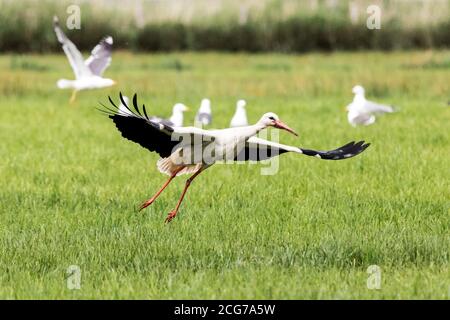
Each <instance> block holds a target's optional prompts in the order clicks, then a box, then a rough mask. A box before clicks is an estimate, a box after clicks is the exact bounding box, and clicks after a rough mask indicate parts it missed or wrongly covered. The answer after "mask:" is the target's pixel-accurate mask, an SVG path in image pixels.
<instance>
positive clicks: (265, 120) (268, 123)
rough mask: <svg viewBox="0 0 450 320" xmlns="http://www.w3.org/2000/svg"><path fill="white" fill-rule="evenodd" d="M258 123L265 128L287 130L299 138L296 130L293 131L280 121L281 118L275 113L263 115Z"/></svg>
mask: <svg viewBox="0 0 450 320" xmlns="http://www.w3.org/2000/svg"><path fill="white" fill-rule="evenodd" d="M258 123H259V124H261V125H264V126H265V127H274V128H277V129H282V130H286V131H287V132H290V133H292V134H293V135H296V136H298V134H297V133H296V132H295V131H294V130H292V129H291V128H289V127H288V126H287V125H286V124H285V123H283V122H282V121H281V120H280V118H279V117H278V116H277V115H276V114H275V113H273V112H268V113H265V114H263V116H262V117H261V119H259V121H258Z"/></svg>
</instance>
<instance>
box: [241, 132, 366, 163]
mask: <svg viewBox="0 0 450 320" xmlns="http://www.w3.org/2000/svg"><path fill="white" fill-rule="evenodd" d="M369 145H370V144H369V143H367V144H364V141H359V142H357V143H355V142H350V143H347V144H346V145H344V146H342V147H340V148H337V149H335V150H330V151H317V150H309V149H302V148H297V147H293V146H287V145H283V144H279V143H276V142H272V141H268V140H265V139H260V138H256V137H252V138H250V139H248V140H247V143H246V146H245V148H244V149H243V150H242V151H241V152H240V153H239V154H238V155H237V157H236V158H235V160H236V161H247V160H251V161H261V160H266V159H269V158H272V157H276V156H278V155H280V154H283V153H286V152H295V153H300V154H304V155H306V156H313V157H316V158H319V159H323V160H341V159H348V158H351V157H354V156H356V155H358V154H359V153H361V152H363V151H364V150H365V149H366V148H367V147H368V146H369Z"/></svg>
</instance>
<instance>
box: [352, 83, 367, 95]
mask: <svg viewBox="0 0 450 320" xmlns="http://www.w3.org/2000/svg"><path fill="white" fill-rule="evenodd" d="M352 92H353V93H354V94H362V95H364V88H363V87H362V86H360V85H357V86H354V87H353V89H352Z"/></svg>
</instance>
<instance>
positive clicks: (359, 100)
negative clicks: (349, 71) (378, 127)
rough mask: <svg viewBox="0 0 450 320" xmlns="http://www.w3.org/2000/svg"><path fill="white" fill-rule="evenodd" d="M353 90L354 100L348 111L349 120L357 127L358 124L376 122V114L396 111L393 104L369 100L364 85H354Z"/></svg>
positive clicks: (347, 108)
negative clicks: (388, 104) (387, 104)
mask: <svg viewBox="0 0 450 320" xmlns="http://www.w3.org/2000/svg"><path fill="white" fill-rule="evenodd" d="M352 92H353V93H354V94H355V97H354V98H353V102H352V103H350V104H349V105H348V106H347V107H346V110H347V112H348V114H347V119H348V122H349V123H350V124H351V125H352V126H354V127H356V126H357V125H365V126H368V125H370V124H372V123H374V122H375V114H377V113H378V114H380V113H392V112H394V110H393V108H392V107H391V106H386V105H383V104H378V103H375V102H372V101H369V100H367V99H366V97H365V96H364V88H363V87H362V86H359V85H358V86H354V87H353V89H352Z"/></svg>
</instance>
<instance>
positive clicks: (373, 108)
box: [364, 100, 394, 113]
mask: <svg viewBox="0 0 450 320" xmlns="http://www.w3.org/2000/svg"><path fill="white" fill-rule="evenodd" d="M364 111H366V112H369V113H390V112H394V109H393V108H392V107H391V106H387V105H384V104H379V103H375V102H373V101H369V100H366V103H365V104H364Z"/></svg>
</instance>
